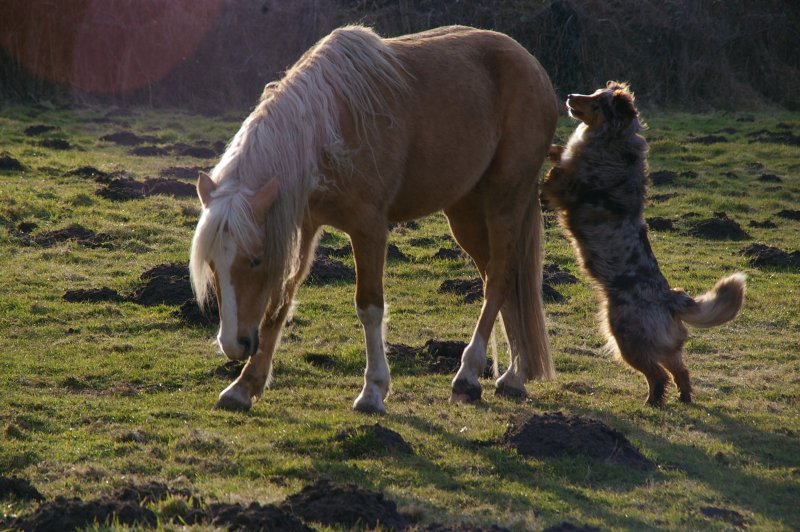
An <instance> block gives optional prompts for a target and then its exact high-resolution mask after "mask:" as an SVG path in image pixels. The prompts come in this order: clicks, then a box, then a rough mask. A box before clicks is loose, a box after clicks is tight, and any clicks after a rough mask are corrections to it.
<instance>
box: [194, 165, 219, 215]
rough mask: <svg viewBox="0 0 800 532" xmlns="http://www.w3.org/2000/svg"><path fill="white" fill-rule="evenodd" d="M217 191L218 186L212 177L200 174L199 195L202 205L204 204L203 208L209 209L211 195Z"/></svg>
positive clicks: (198, 181)
mask: <svg viewBox="0 0 800 532" xmlns="http://www.w3.org/2000/svg"><path fill="white" fill-rule="evenodd" d="M215 190H217V184H216V183H214V180H213V179H211V176H209V175H208V174H207V173H205V172H200V176H199V177H198V178H197V195H198V196H200V203H202V204H203V207H208V204H209V203H211V194H212V192H214V191H215Z"/></svg>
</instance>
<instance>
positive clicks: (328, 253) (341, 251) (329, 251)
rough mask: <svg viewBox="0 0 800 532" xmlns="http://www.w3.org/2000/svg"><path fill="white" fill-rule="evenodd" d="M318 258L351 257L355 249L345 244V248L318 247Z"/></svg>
mask: <svg viewBox="0 0 800 532" xmlns="http://www.w3.org/2000/svg"><path fill="white" fill-rule="evenodd" d="M315 253H316V256H317V257H337V258H343V257H349V256H350V255H352V254H353V248H352V247H351V246H350V244H345V245H344V246H341V247H338V248H333V247H330V246H317V249H316V252H315Z"/></svg>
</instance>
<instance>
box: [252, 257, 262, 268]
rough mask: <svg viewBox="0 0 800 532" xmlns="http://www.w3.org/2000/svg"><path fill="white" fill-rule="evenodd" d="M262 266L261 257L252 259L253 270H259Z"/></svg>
mask: <svg viewBox="0 0 800 532" xmlns="http://www.w3.org/2000/svg"><path fill="white" fill-rule="evenodd" d="M259 266H261V258H260V257H253V258H252V259H250V267H251V268H258V267H259Z"/></svg>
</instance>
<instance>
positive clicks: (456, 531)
mask: <svg viewBox="0 0 800 532" xmlns="http://www.w3.org/2000/svg"><path fill="white" fill-rule="evenodd" d="M411 530H413V531H414V532H511V531H510V530H509V529H508V528H503V527H501V526H497V525H491V526H488V527H485V526H475V525H467V524H463V523H462V524H457V525H443V524H441V523H431V524H429V525H425V526H415V527H414V528H412V529H411Z"/></svg>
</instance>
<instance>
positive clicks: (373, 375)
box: [353, 306, 391, 412]
mask: <svg viewBox="0 0 800 532" xmlns="http://www.w3.org/2000/svg"><path fill="white" fill-rule="evenodd" d="M356 313H357V314H358V319H359V320H360V321H361V325H363V327H364V341H365V343H366V348H367V367H366V369H365V370H364V388H363V389H362V390H361V394H359V396H358V397H357V398H356V400H355V402H354V403H353V408H354V409H356V410H362V411H377V412H384V407H383V399H384V398H385V397H386V395H387V394H388V393H389V384H390V381H391V375H390V374H389V363H388V362H387V360H386V350H385V346H384V343H383V339H384V320H383V316H384V309H383V308H382V307H378V306H369V307H367V308H366V309H361V308H358V307H356Z"/></svg>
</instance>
